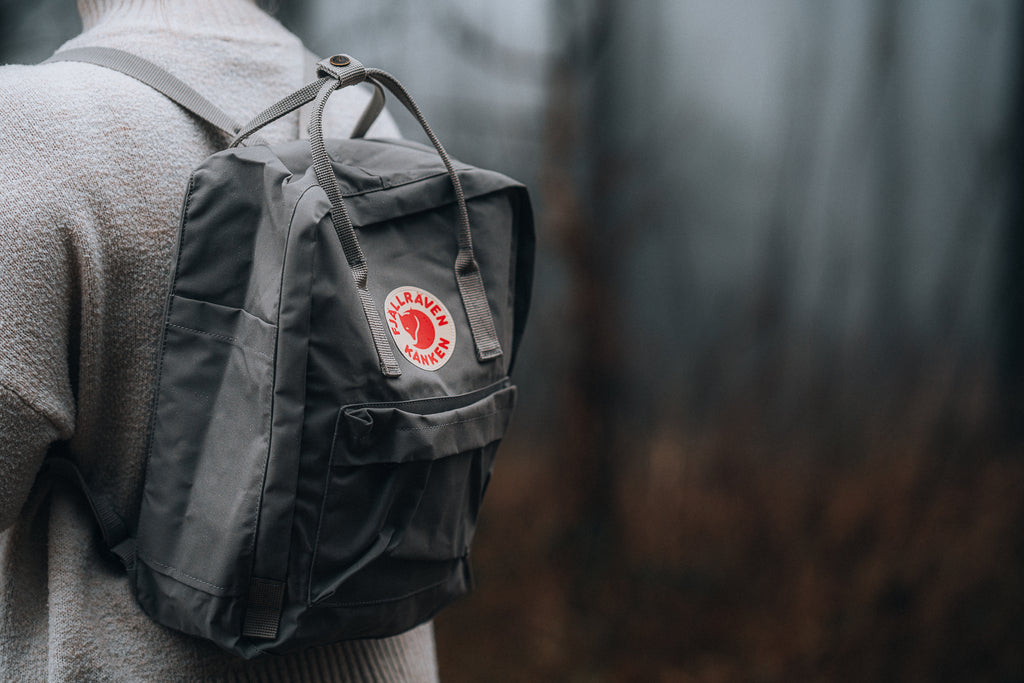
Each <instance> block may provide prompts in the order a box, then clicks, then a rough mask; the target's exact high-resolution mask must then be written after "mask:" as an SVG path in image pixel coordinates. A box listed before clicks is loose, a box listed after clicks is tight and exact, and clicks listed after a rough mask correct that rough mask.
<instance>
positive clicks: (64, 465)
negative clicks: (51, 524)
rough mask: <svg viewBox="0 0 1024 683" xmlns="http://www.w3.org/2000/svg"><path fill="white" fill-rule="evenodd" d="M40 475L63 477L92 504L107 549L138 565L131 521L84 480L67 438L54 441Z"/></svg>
mask: <svg viewBox="0 0 1024 683" xmlns="http://www.w3.org/2000/svg"><path fill="white" fill-rule="evenodd" d="M39 476H40V477H41V478H43V479H50V480H54V479H59V480H63V481H65V482H67V483H69V484H71V486H72V487H73V488H75V489H77V490H78V491H79V492H80V493H81V494H82V496H83V497H84V498H85V500H86V502H87V503H88V504H89V509H90V510H91V511H92V515H93V517H94V518H95V520H96V523H97V524H98V525H99V528H100V534H101V535H102V536H103V544H104V545H105V546H106V548H107V550H109V551H110V552H111V553H112V554H113V555H115V556H116V557H117V558H118V559H119V560H121V563H122V564H123V565H124V566H125V569H127V570H128V571H132V570H133V569H134V568H135V539H134V538H131V537H130V536H129V532H128V525H126V524H125V523H124V520H122V519H121V517H120V516H119V515H118V514H117V512H115V511H114V507H113V506H112V505H111V504H110V503H109V502H108V501H107V499H106V498H104V497H103V496H100V495H99V494H97V493H96V492H95V491H93V489H92V487H90V486H89V484H88V483H87V482H86V481H85V477H84V476H82V471H81V470H79V469H78V465H76V464H75V462H74V461H73V460H72V459H71V451H70V449H69V447H68V444H67V442H66V441H60V442H57V443H56V444H54V445H53V447H52V448H51V449H50V452H49V454H47V456H46V458H45V459H44V460H43V466H42V468H41V469H40V471H39Z"/></svg>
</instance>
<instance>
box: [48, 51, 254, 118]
mask: <svg viewBox="0 0 1024 683" xmlns="http://www.w3.org/2000/svg"><path fill="white" fill-rule="evenodd" d="M46 62H88V63H90V64H96V65H99V66H105V67H107V68H108V69H114V70H116V71H120V72H121V73H124V74H127V75H128V76H131V77H132V78H135V79H137V80H140V81H142V82H143V83H145V84H146V85H148V86H150V87H152V88H153V89H155V90H158V91H159V92H161V93H163V94H164V95H166V96H167V97H168V98H170V99H171V100H174V101H175V102H176V103H178V104H179V105H181V106H182V107H184V108H185V109H187V110H188V111H190V112H191V113H193V114H195V115H196V116H198V117H199V118H201V119H202V120H204V121H206V122H207V123H209V124H210V125H211V126H213V127H214V128H216V129H218V130H220V131H221V132H222V133H224V134H225V135H227V136H228V137H229V138H233V137H234V136H235V135H236V134H237V132H238V129H239V124H238V123H237V122H235V121H234V120H233V119H232V118H231V117H230V116H228V115H227V114H225V113H224V112H223V111H221V110H220V108H218V107H217V106H216V105H215V104H213V103H212V102H210V101H209V100H208V99H206V98H205V97H204V96H203V95H201V94H199V93H198V92H197V91H196V90H194V89H193V88H192V87H191V86H189V85H187V84H186V83H184V82H183V81H181V80H180V79H178V78H177V77H175V76H174V75H172V74H170V73H168V72H167V71H166V70H164V69H162V68H160V67H159V66H157V65H156V64H153V63H152V62H150V61H149V60H147V59H143V58H142V57H139V56H137V55H134V54H132V53H130V52H125V51H124V50H117V49H114V48H109V47H79V48H71V49H67V50H61V51H60V52H58V53H57V54H55V55H53V56H52V57H50V58H49V59H47V60H46ZM46 62H44V64H45V63H46Z"/></svg>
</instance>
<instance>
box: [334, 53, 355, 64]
mask: <svg viewBox="0 0 1024 683" xmlns="http://www.w3.org/2000/svg"><path fill="white" fill-rule="evenodd" d="M351 63H352V60H351V59H349V58H348V56H347V55H334V56H333V57H331V66H348V65H349V64H351Z"/></svg>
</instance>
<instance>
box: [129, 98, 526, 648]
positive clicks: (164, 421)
mask: <svg viewBox="0 0 1024 683" xmlns="http://www.w3.org/2000/svg"><path fill="white" fill-rule="evenodd" d="M336 85H337V84H336V82H329V83H326V84H325V85H324V86H323V90H330V89H332V88H334V87H336ZM315 118H316V112H315V110H314V119H315ZM324 151H325V154H326V157H327V159H328V163H329V164H330V171H331V173H332V175H333V176H334V178H335V182H336V183H337V187H338V191H339V193H341V195H342V197H343V199H342V201H343V202H344V204H345V205H348V206H349V207H350V208H351V209H352V210H351V215H350V219H351V220H352V223H351V226H352V229H353V231H359V233H360V237H359V243H360V244H361V253H362V254H363V259H364V262H365V263H367V264H369V266H370V267H369V269H368V272H369V274H370V275H369V276H368V278H367V280H366V283H365V284H366V289H367V292H368V294H370V295H371V298H372V300H374V301H376V302H378V304H379V306H380V307H381V308H382V309H383V310H385V311H391V310H393V309H394V308H395V303H394V302H392V301H389V300H388V296H389V293H390V292H394V291H396V288H397V289H401V287H402V286H403V285H414V286H415V287H420V288H422V289H423V290H425V291H428V292H430V293H431V294H432V296H434V297H436V298H437V300H439V301H442V302H454V301H455V300H456V299H458V298H460V292H459V288H458V283H457V282H456V281H455V278H453V277H452V269H451V263H452V262H453V261H454V260H455V256H456V254H457V253H458V250H459V244H458V239H457V238H456V237H455V236H454V235H452V230H451V223H452V221H453V220H456V219H457V215H458V207H457V204H456V202H455V198H454V197H453V196H452V188H451V182H450V177H449V174H448V170H447V169H446V167H445V164H444V163H443V162H442V161H441V159H440V157H439V156H438V155H437V153H436V150H432V149H430V148H427V147H423V146H420V145H417V144H414V143H409V142H404V141H385V140H344V139H341V140H339V139H327V140H324ZM449 164H451V166H452V167H453V168H456V167H457V168H458V169H459V175H460V176H461V177H463V178H464V179H465V180H466V183H465V192H464V194H463V199H464V201H465V202H466V206H467V212H468V214H469V215H471V217H473V219H474V222H475V225H476V228H475V236H476V247H477V253H478V258H479V259H480V264H481V276H482V277H483V278H485V279H486V282H485V284H486V291H487V294H488V297H489V298H488V307H489V309H490V311H491V312H493V315H494V317H495V323H496V331H498V333H499V334H500V335H501V338H502V340H501V341H502V343H503V344H504V345H505V346H507V347H509V348H513V349H514V348H515V345H516V344H515V341H514V340H515V339H516V338H517V335H518V334H519V333H520V332H521V328H522V323H523V319H524V318H523V316H525V307H524V305H523V304H522V302H523V301H524V300H526V301H528V298H529V287H530V272H531V268H532V244H533V242H532V239H533V238H532V221H531V218H530V213H529V205H528V198H527V196H526V193H525V189H524V188H523V187H522V186H521V185H519V184H518V183H515V182H514V181H511V180H509V179H508V178H505V177H504V176H502V175H500V174H497V173H493V172H490V171H484V170H481V169H475V168H471V167H466V166H464V165H461V164H457V162H453V161H450V160H449ZM314 167H315V162H314V159H313V154H312V151H311V148H310V145H308V144H306V143H305V142H304V141H296V142H293V143H288V144H285V145H278V146H275V147H273V148H269V147H265V146H260V147H247V148H234V149H229V150H225V151H224V152H221V153H218V154H215V155H214V156H212V157H210V158H209V159H207V160H206V161H205V162H204V163H203V164H202V165H200V167H199V168H197V169H196V171H195V172H194V174H193V177H192V180H191V183H190V190H189V193H188V197H187V199H186V202H185V209H184V215H183V226H182V230H181V233H180V235H179V246H178V255H177V259H176V264H177V265H176V267H175V273H174V278H173V284H172V290H171V295H170V300H169V303H168V315H167V324H166V328H165V333H164V354H163V357H162V360H161V367H160V373H159V374H160V384H159V388H158V395H157V403H156V410H155V421H154V428H153V436H152V444H151V449H150V454H149V464H148V469H147V474H146V488H145V494H144V497H143V508H142V511H141V515H140V519H139V529H138V536H139V539H138V542H139V556H138V563H137V568H136V572H135V582H136V583H135V588H136V592H137V595H138V598H139V601H140V603H141V604H142V605H143V607H144V609H146V611H147V612H149V613H150V614H151V615H152V616H154V618H156V619H158V620H159V621H161V622H162V623H165V624H167V625H169V626H172V627H174V628H177V629H180V630H184V631H186V632H188V633H193V634H195V635H200V636H203V637H206V638H210V639H211V640H214V641H215V642H217V643H218V644H219V645H221V646H222V647H224V648H226V649H229V650H231V651H234V652H236V653H238V654H241V655H243V656H246V657H251V656H255V655H257V654H259V653H261V652H286V651H289V650H291V649H294V648H300V647H308V646H310V645H313V644H316V643H320V642H325V641H330V640H337V639H349V638H365V637H381V636H386V635H392V634H395V633H400V632H403V631H405V630H407V629H408V628H410V627H412V626H415V625H416V624H418V623H421V622H423V621H426V620H428V619H429V618H431V617H432V616H433V615H434V614H435V613H436V611H437V610H439V609H441V608H442V607H443V606H444V605H445V604H447V603H448V602H449V601H451V600H452V599H454V598H455V597H457V596H459V595H462V594H464V593H465V592H467V591H468V590H469V588H470V585H471V581H470V578H469V568H468V548H469V544H470V542H471V540H472V536H473V532H474V529H475V525H476V519H477V514H478V511H479V506H480V504H481V499H482V497H483V492H484V490H485V489H486V486H487V482H488V480H489V477H490V472H491V467H492V465H493V460H494V456H495V451H496V448H497V444H498V441H499V440H500V438H501V436H502V435H503V433H504V430H505V427H506V425H507V423H508V418H509V415H510V413H511V410H512V407H513V405H514V397H515V391H514V388H513V387H511V385H510V384H509V381H508V379H507V374H508V371H509V368H510V364H511V357H503V358H501V359H497V360H494V361H489V362H481V361H480V360H479V359H478V358H477V355H476V353H475V347H474V345H473V344H472V343H469V342H470V340H469V339H466V338H464V337H458V335H456V336H455V338H456V339H460V338H461V339H463V340H464V341H463V343H461V344H459V343H458V342H457V341H456V343H455V344H454V346H453V347H450V349H449V350H450V358H447V359H446V363H445V364H444V366H443V367H441V368H440V369H438V370H436V371H430V370H425V369H421V368H420V367H417V366H415V365H413V364H412V363H410V362H405V361H404V359H403V358H397V357H396V362H397V361H402V370H403V372H402V373H401V375H400V376H385V375H382V374H381V373H380V372H379V358H378V354H377V352H376V349H375V347H374V345H373V343H372V339H371V338H370V335H369V334H368V330H367V327H366V324H365V318H364V312H365V301H364V299H363V297H362V296H361V295H360V292H359V291H358V286H357V283H356V281H355V280H354V279H353V278H352V275H351V273H352V267H351V263H350V259H349V257H348V255H347V254H346V253H345V250H344V249H343V248H341V245H340V243H339V241H338V236H337V234H336V232H335V227H336V222H337V221H336V220H332V217H333V216H334V215H335V206H334V204H333V202H331V201H330V200H329V199H328V197H327V192H326V191H325V190H324V188H323V187H322V186H321V183H320V182H319V180H318V177H317V173H316V171H315V169H314ZM410 298H411V297H410ZM517 302H519V303H517ZM425 306H428V305H427V304H425ZM428 307H429V306H428ZM378 310H379V309H378ZM448 310H449V311H450V314H451V316H452V317H453V320H452V321H451V323H452V324H453V325H455V327H456V328H460V329H463V330H466V331H468V329H469V321H468V318H467V316H466V314H465V312H464V311H463V310H462V309H460V308H459V307H458V306H449V307H448ZM390 320H391V321H392V322H391V323H390V324H393V325H396V327H397V323H396V322H395V320H394V318H390ZM385 334H388V333H387V332H386V331H385ZM386 343H388V344H389V349H390V348H392V347H391V344H393V343H394V342H393V340H391V339H387V340H386ZM510 356H511V354H510ZM182 520H188V521H187V523H182ZM200 549H201V551H200ZM254 581H256V582H259V584H260V585H261V586H266V585H280V586H284V595H283V599H282V601H281V609H280V613H279V614H277V615H273V614H271V613H269V612H268V610H267V607H266V605H264V604H256V605H255V609H256V613H255V616H254V617H252V618H251V619H249V618H247V609H248V607H247V599H248V596H249V595H250V594H251V590H252V582H254ZM274 616H277V617H278V618H277V620H276V623H275V620H274ZM247 622H248V623H249V625H250V628H249V629H248V633H249V634H250V635H248V636H246V635H244V632H245V631H246V626H245V625H246V623H247ZM271 634H274V635H273V637H271ZM260 636H262V637H260Z"/></svg>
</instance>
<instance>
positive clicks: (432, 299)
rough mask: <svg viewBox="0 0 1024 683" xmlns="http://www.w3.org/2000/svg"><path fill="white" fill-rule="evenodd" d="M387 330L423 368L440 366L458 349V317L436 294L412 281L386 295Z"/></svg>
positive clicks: (405, 354) (407, 355)
mask: <svg viewBox="0 0 1024 683" xmlns="http://www.w3.org/2000/svg"><path fill="white" fill-rule="evenodd" d="M384 301H385V304H384V315H385V319H386V320H387V323H388V331H389V332H391V337H392V338H393V339H394V340H395V345H396V346H397V347H398V351H399V352H400V353H401V354H402V355H403V356H405V359H406V360H408V361H409V362H410V363H412V364H413V365H415V366H416V367H418V368H420V369H422V370H428V371H430V372H434V371H436V370H440V369H441V368H442V367H443V366H444V364H445V363H447V362H448V361H449V360H450V359H451V357H452V354H453V353H454V352H455V335H456V331H457V330H456V327H455V321H454V320H453V319H452V314H451V313H450V312H449V311H448V308H447V307H446V306H445V305H444V303H442V302H441V300H440V299H438V298H437V297H436V296H434V295H433V294H431V293H430V292H428V291H426V290H425V289H420V288H419V287H414V286H412V285H406V286H404V287H398V288H397V289H393V290H391V293H390V294H388V295H387V297H386V298H385V299H384Z"/></svg>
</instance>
